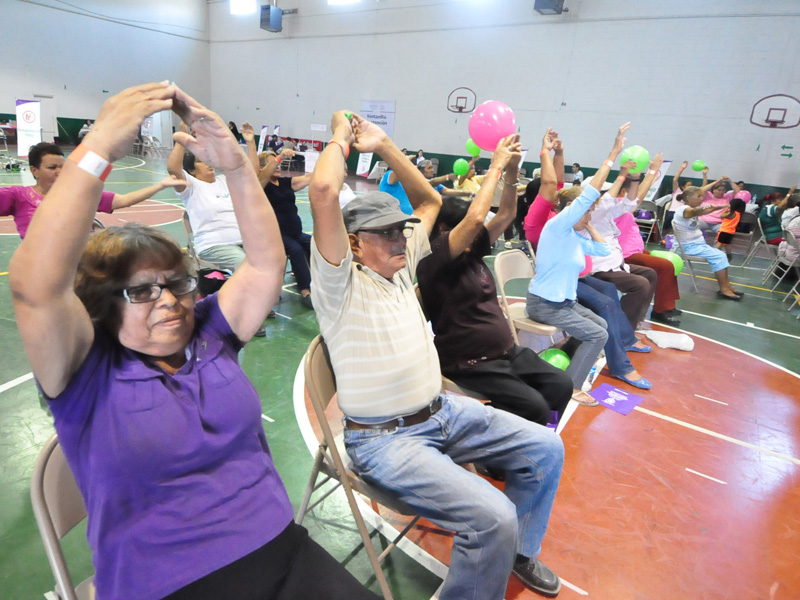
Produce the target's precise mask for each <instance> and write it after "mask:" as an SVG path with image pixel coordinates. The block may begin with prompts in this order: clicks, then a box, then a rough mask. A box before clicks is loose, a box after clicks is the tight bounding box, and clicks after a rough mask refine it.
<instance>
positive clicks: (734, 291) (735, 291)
mask: <svg viewBox="0 0 800 600" xmlns="http://www.w3.org/2000/svg"><path fill="white" fill-rule="evenodd" d="M733 293H734V294H736V295H737V296H739V298H741V297H742V296H744V292H740V291H739V290H733Z"/></svg>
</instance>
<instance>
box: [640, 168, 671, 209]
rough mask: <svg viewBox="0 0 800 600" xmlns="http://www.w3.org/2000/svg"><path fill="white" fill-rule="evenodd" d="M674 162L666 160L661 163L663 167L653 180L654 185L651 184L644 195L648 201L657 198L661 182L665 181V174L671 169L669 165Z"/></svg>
mask: <svg viewBox="0 0 800 600" xmlns="http://www.w3.org/2000/svg"><path fill="white" fill-rule="evenodd" d="M671 164H672V161H671V160H665V161H664V162H663V163H661V168H660V169H659V170H658V173H656V178H655V179H654V180H653V185H651V186H650V189H649V190H647V195H646V196H645V197H644V199H645V200H646V201H649V202H652V201H653V200H655V198H656V192H658V188H660V187H661V182H662V181H664V176H665V175H666V174H667V171H669V166H670V165H671Z"/></svg>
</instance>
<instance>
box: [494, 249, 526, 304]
mask: <svg viewBox="0 0 800 600" xmlns="http://www.w3.org/2000/svg"><path fill="white" fill-rule="evenodd" d="M494 274H495V277H496V278H497V286H498V287H499V288H500V294H501V295H502V296H503V297H504V298H505V289H504V288H505V285H506V283H508V282H509V281H511V280H513V279H528V280H530V279H531V278H533V265H531V261H530V260H529V259H528V257H527V256H525V253H524V252H523V251H522V250H506V251H504V252H501V253H500V254H498V255H497V257H496V258H495V260H494Z"/></svg>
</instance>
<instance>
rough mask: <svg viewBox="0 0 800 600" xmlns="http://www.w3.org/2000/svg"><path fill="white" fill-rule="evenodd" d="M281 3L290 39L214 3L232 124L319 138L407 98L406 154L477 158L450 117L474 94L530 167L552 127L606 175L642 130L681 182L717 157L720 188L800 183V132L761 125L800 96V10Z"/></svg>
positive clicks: (461, 120)
mask: <svg viewBox="0 0 800 600" xmlns="http://www.w3.org/2000/svg"><path fill="white" fill-rule="evenodd" d="M278 4H279V5H280V6H281V7H282V8H284V9H286V8H295V7H296V8H298V9H299V13H298V14H296V15H285V16H284V19H283V31H282V32H281V33H268V32H265V31H262V30H261V29H260V28H259V23H258V15H250V16H246V17H238V16H231V15H230V14H229V11H228V5H227V2H216V1H212V2H210V3H209V5H208V8H209V24H210V40H211V53H210V73H211V98H212V106H213V107H214V109H215V110H217V111H219V112H220V113H222V114H223V115H224V118H225V119H232V120H235V121H237V122H241V121H243V120H249V121H251V122H253V124H254V125H256V126H257V127H258V126H260V125H262V124H269V125H271V126H272V125H276V124H279V125H281V133H282V135H291V136H295V137H307V136H309V135H310V134H311V132H310V125H311V124H312V123H328V122H329V120H330V115H331V114H332V113H333V111H334V110H336V109H340V108H344V107H350V108H355V109H357V108H358V105H359V101H360V100H394V101H396V113H395V130H394V137H395V139H396V141H397V142H398V144H399V145H401V146H407V147H408V148H409V149H417V148H424V149H427V150H428V151H430V152H435V153H442V154H452V155H457V154H461V155H463V154H464V143H465V142H466V139H467V137H468V130H467V123H468V119H469V116H468V115H467V114H458V113H454V112H450V111H449V110H448V107H447V106H448V95H449V94H450V93H451V91H453V90H454V89H455V88H459V87H467V88H470V89H471V90H473V91H474V92H475V96H476V99H477V102H478V103H480V102H483V101H485V100H489V99H497V100H502V101H503V102H505V103H507V104H508V105H509V106H511V107H512V109H513V110H514V112H515V114H516V117H517V123H518V125H519V127H520V131H521V133H522V135H523V141H524V142H525V144H524V145H525V146H526V147H530V148H531V152H530V154H529V156H528V159H529V160H530V159H532V160H534V161H535V160H536V159H537V158H538V157H537V153H538V149H539V144H540V140H541V136H542V134H543V132H544V130H545V128H546V127H547V126H551V127H554V128H555V129H556V130H558V131H559V132H560V134H561V137H562V138H563V139H564V142H565V147H566V159H567V161H568V162H575V161H577V162H580V163H581V164H584V165H586V166H588V167H590V168H591V167H596V166H597V165H599V163H600V162H601V161H602V159H603V158H604V157H605V156H606V152H607V150H608V148H610V146H611V142H612V140H613V136H614V132H615V131H616V129H617V127H618V126H619V125H620V124H621V123H622V122H624V121H627V120H630V121H632V124H633V125H632V128H631V130H630V133H629V135H628V138H629V144H641V145H643V146H645V147H646V148H648V149H649V150H650V151H651V153H655V152H657V151H659V150H661V151H663V152H664V154H665V158H668V159H672V160H673V161H675V162H674V163H673V164H674V165H675V166H673V169H672V170H673V172H674V170H675V169H676V168H677V164H678V163H679V162H680V161H681V160H684V159H686V160H689V161H690V162H691V161H693V160H695V159H702V160H704V161H705V162H706V163H707V164H708V165H709V166H710V167H711V173H710V175H711V176H712V177H718V176H721V175H729V176H730V177H732V178H734V180H737V179H744V180H745V181H747V182H752V183H762V184H767V185H774V186H783V187H788V186H790V185H793V184H795V183H797V182H798V167H800V136H798V132H800V128H793V129H770V128H762V127H757V126H755V125H752V124H751V123H750V116H751V112H752V111H753V107H754V105H755V104H756V103H757V102H758V101H759V100H760V99H762V98H764V97H766V96H770V95H773V94H786V95H789V96H792V97H794V98H800V69H798V67H800V36H798V35H797V33H796V32H797V30H798V26H800V4H798V2H796V1H793V0H770V1H769V2H751V1H749V0H706V1H703V2H696V1H694V0H692V1H687V0H670V1H669V2H663V1H654V0H641V1H639V2H630V1H629V0H624V1H623V0H604V1H602V2H599V1H596V0H595V1H590V0H566V2H565V5H566V6H567V7H568V8H569V12H568V13H564V14H562V15H560V16H541V15H539V14H537V13H535V12H534V11H533V0H503V1H502V2H500V1H490V0H381V1H380V2H375V1H374V0H363V1H362V2H361V3H360V4H356V5H353V6H352V7H329V6H327V3H326V1H325V0H279V2H278ZM762 107H763V105H762ZM796 108H797V109H800V103H798V104H797V107H796ZM798 112H799V113H800V110H798ZM798 118H799V119H800V117H798ZM317 135H318V136H326V135H329V133H323V134H319V133H317ZM782 146H794V149H791V148H781V147H782ZM782 154H792V156H791V157H789V156H781V155H782ZM584 172H586V171H584Z"/></svg>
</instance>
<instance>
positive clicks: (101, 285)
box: [75, 223, 192, 334]
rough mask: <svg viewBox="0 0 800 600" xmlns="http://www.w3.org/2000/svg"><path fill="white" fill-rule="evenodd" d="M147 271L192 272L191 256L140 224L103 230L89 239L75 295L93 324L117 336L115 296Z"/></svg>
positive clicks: (163, 235)
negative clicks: (180, 270)
mask: <svg viewBox="0 0 800 600" xmlns="http://www.w3.org/2000/svg"><path fill="white" fill-rule="evenodd" d="M144 268H155V269H163V270H170V269H183V270H185V271H186V273H191V271H192V269H191V267H190V262H189V258H188V256H187V255H186V254H184V252H183V251H182V250H181V248H180V246H179V245H178V244H177V242H176V241H175V240H174V239H172V238H171V237H170V236H168V235H167V234H166V233H164V232H162V231H159V230H158V229H154V228H152V227H147V226H146V225H142V224H140V223H127V224H125V225H124V226H122V227H109V228H108V229H101V230H100V231H97V232H95V233H93V234H92V235H91V236H90V237H89V242H88V243H87V244H86V248H85V249H84V251H83V254H82V255H81V260H80V262H79V263H78V274H77V276H76V277H75V294H76V295H77V296H78V298H80V300H81V302H83V305H84V306H85V307H86V310H87V312H88V313H89V316H90V317H91V319H92V321H93V322H95V323H98V324H100V325H101V326H103V327H104V328H105V329H106V330H107V331H109V332H110V333H112V334H115V330H116V327H117V326H118V323H119V313H118V310H117V308H116V305H115V303H114V301H113V298H114V294H115V293H116V292H118V291H119V290H120V289H122V288H123V287H124V286H125V284H126V283H127V282H128V281H129V280H130V277H131V276H132V275H133V274H134V273H135V272H136V271H137V270H139V269H144Z"/></svg>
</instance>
